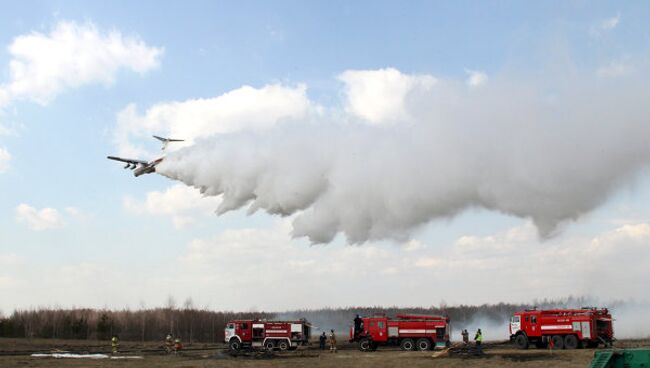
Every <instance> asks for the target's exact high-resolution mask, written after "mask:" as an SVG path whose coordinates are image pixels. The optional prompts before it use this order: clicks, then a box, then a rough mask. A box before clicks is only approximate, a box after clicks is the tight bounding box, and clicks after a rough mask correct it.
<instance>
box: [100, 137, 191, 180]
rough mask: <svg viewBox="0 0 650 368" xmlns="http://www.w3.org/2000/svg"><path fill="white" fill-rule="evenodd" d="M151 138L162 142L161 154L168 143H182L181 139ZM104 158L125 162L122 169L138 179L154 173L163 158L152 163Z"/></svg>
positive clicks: (112, 157)
mask: <svg viewBox="0 0 650 368" xmlns="http://www.w3.org/2000/svg"><path fill="white" fill-rule="evenodd" d="M153 137H154V138H156V139H157V140H159V141H161V142H162V150H163V152H164V151H165V149H166V148H167V145H168V144H169V143H170V142H183V140H182V139H170V138H162V137H159V136H157V135H154V136H153ZM106 158H107V159H109V160H115V161H121V162H126V165H125V166H124V168H125V169H131V170H133V175H135V176H136V177H138V176H140V175H144V174H151V173H154V172H156V166H157V165H158V164H159V163H161V162H162V160H163V159H164V158H165V156H164V155H163V156H162V157H159V158H157V159H155V160H153V161H144V160H135V159H131V158H122V157H115V156H107V157H106Z"/></svg>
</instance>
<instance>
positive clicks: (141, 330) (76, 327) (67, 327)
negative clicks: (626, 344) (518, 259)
mask: <svg viewBox="0 0 650 368" xmlns="http://www.w3.org/2000/svg"><path fill="white" fill-rule="evenodd" d="M170 300H171V298H170ZM588 305H589V300H588V299H587V298H582V297H579V298H574V297H569V298H565V299H558V300H541V301H535V302H534V303H530V304H512V303H498V304H482V305H456V306H448V305H445V304H444V303H443V304H441V305H438V306H431V307H414V308H406V307H380V306H377V307H343V308H322V309H307V310H295V311H288V312H281V313H277V312H253V311H250V312H231V311H213V310H209V309H208V308H197V307H194V306H193V304H192V302H191V300H189V299H188V301H186V302H185V303H184V305H183V306H182V307H176V306H175V305H174V303H171V302H170V303H168V305H167V306H165V307H159V308H149V309H148V308H140V309H137V310H130V309H124V310H108V309H89V308H73V309H64V308H34V309H28V310H16V311H14V312H13V313H11V314H10V315H7V316H2V315H0V337H12V338H56V339H89V340H108V339H110V338H111V336H113V335H117V336H119V337H120V339H121V340H128V341H143V342H144V341H162V340H163V339H164V337H165V336H166V335H167V334H168V333H171V334H172V335H174V336H179V337H180V338H181V339H182V340H183V341H185V342H186V343H190V344H191V343H217V342H222V339H223V329H224V327H225V325H226V323H228V321H230V320H232V319H255V318H258V319H268V320H271V319H286V320H294V319H299V318H306V319H307V320H308V321H310V322H311V323H312V325H314V334H318V333H320V332H321V331H329V329H335V330H336V331H340V332H342V333H343V335H345V334H346V333H347V329H348V327H349V326H350V324H351V323H352V319H353V318H354V317H355V315H356V314H359V315H361V316H372V315H378V314H386V315H388V316H395V315H396V314H400V313H411V314H435V315H446V316H448V317H449V318H450V320H451V321H452V326H457V327H458V328H463V326H468V325H469V324H472V323H475V324H476V323H480V324H483V325H485V324H494V325H495V326H507V322H508V319H509V317H510V315H511V314H512V313H513V312H515V311H518V310H522V309H528V308H533V307H537V308H561V307H570V308H576V307H583V306H588ZM610 306H611V305H610ZM499 328H501V327H499ZM503 328H506V327H503Z"/></svg>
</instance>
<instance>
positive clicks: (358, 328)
mask: <svg viewBox="0 0 650 368" xmlns="http://www.w3.org/2000/svg"><path fill="white" fill-rule="evenodd" d="M362 324H363V320H362V319H361V317H359V315H358V314H357V316H356V317H354V337H357V336H359V334H360V333H361V325H362Z"/></svg>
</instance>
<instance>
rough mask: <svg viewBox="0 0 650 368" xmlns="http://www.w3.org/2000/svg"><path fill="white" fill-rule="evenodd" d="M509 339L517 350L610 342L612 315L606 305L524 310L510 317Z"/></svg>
mask: <svg viewBox="0 0 650 368" xmlns="http://www.w3.org/2000/svg"><path fill="white" fill-rule="evenodd" d="M510 340H511V341H513V342H514V343H515V345H516V346H517V347H519V348H521V349H527V348H528V346H529V345H530V344H534V345H535V346H537V347H539V348H543V347H547V346H549V344H550V346H551V347H552V348H553V349H576V348H579V347H597V346H598V344H601V343H602V344H604V345H606V346H608V345H611V344H612V341H613V340H614V330H613V329H612V316H611V315H610V314H609V311H608V310H607V308H601V309H598V308H582V309H553V310H537V309H532V310H530V309H529V310H525V311H522V312H517V313H515V314H514V315H513V316H512V318H511V319H510Z"/></svg>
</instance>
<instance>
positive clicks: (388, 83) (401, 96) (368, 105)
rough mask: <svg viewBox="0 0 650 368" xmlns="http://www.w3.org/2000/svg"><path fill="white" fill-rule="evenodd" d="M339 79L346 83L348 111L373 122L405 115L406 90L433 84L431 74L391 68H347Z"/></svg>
mask: <svg viewBox="0 0 650 368" xmlns="http://www.w3.org/2000/svg"><path fill="white" fill-rule="evenodd" d="M338 79H339V80H340V81H342V82H343V83H344V84H345V94H346V97H347V101H346V103H347V106H346V109H347V111H348V112H349V113H351V114H353V115H355V116H358V117H360V118H362V119H365V120H367V121H368V122H370V123H372V124H381V123H386V122H391V121H395V120H399V119H405V118H408V115H407V114H406V108H405V103H406V98H407V96H408V95H409V93H411V92H413V91H417V90H428V89H430V88H431V87H432V86H433V85H434V84H435V83H436V79H435V78H434V77H433V76H431V75H427V74H421V75H418V74H413V75H409V74H403V73H401V72H400V71H399V70H397V69H393V68H386V69H378V70H347V71H345V72H343V73H342V74H340V75H339V76H338Z"/></svg>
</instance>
